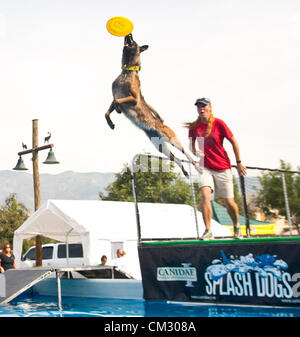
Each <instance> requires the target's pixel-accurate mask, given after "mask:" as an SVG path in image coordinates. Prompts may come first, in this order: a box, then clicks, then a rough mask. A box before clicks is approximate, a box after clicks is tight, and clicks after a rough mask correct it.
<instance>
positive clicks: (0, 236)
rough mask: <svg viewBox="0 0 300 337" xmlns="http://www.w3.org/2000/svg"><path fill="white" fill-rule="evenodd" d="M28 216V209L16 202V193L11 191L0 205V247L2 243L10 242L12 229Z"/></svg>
mask: <svg viewBox="0 0 300 337" xmlns="http://www.w3.org/2000/svg"><path fill="white" fill-rule="evenodd" d="M28 216H29V210H28V209H27V208H26V206H25V205H23V204H22V203H20V202H18V201H17V199H16V194H14V193H11V194H10V195H9V196H8V197H7V198H6V199H5V202H4V205H3V206H1V207H0V248H1V247H3V245H4V243H6V242H9V243H12V241H13V236H14V231H15V230H16V229H17V228H18V227H19V226H21V225H22V224H23V223H24V221H25V220H26V219H27V218H28Z"/></svg>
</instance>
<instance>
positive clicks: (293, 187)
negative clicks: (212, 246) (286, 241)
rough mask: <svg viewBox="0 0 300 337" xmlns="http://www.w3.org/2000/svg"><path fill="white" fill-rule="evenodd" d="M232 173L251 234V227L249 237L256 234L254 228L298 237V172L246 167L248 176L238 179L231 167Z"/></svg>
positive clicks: (299, 215)
mask: <svg viewBox="0 0 300 337" xmlns="http://www.w3.org/2000/svg"><path fill="white" fill-rule="evenodd" d="M232 172H233V175H234V177H235V181H236V182H237V183H238V192H237V193H236V198H237V199H238V201H239V200H240V199H241V200H242V206H243V207H242V208H243V215H244V216H245V218H246V221H248V222H249V225H250V226H249V227H250V230H251V223H252V224H253V228H254V230H253V232H251V231H250V233H249V234H250V235H255V234H259V233H256V232H255V226H254V225H255V224H257V226H256V227H258V226H259V225H261V226H263V227H260V229H261V231H263V229H264V230H265V232H266V233H265V234H273V235H300V231H299V224H300V171H291V170H282V169H271V168H261V167H250V166H247V176H246V177H241V176H239V174H238V172H237V169H236V166H233V168H232ZM268 225H269V226H268ZM262 234H263V233H262Z"/></svg>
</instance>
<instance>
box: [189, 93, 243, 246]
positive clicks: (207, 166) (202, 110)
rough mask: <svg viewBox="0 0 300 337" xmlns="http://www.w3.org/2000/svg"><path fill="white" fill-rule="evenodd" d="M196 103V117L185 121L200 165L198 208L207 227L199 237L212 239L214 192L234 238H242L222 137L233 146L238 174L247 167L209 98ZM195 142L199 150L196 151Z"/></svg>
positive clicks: (236, 144)
mask: <svg viewBox="0 0 300 337" xmlns="http://www.w3.org/2000/svg"><path fill="white" fill-rule="evenodd" d="M195 105H196V106H197V111H198V118H197V119H196V120H195V121H194V122H192V123H186V127H187V128H188V129H189V139H190V150H191V151H192V152H193V154H194V155H196V156H198V157H200V166H201V168H203V174H202V175H201V181H200V191H201V201H200V207H201V211H202V216H203V220H204V224H205V227H206V230H205V232H204V234H203V236H202V239H203V240H211V239H213V234H212V232H211V219H212V207H211V202H210V200H211V195H212V193H213V192H214V193H215V196H218V197H221V198H223V199H224V201H225V204H226V208H227V212H228V214H229V215H230V217H231V219H232V222H233V224H234V238H238V239H241V238H242V237H243V236H242V234H241V228H240V224H239V213H238V206H237V204H236V202H235V200H234V194H233V177H232V173H231V163H230V159H229V157H228V155H227V152H226V151H225V149H224V147H223V140H224V138H226V139H228V141H229V142H230V143H231V145H232V148H233V152H234V154H235V158H236V163H237V170H238V172H239V174H241V175H246V168H245V167H244V166H243V165H242V162H241V159H240V150H239V146H238V143H237V141H236V139H235V137H234V136H233V134H232V132H231V131H230V129H229V128H228V126H227V125H226V124H225V123H224V122H223V121H222V120H221V119H219V118H215V117H214V116H213V114H212V109H211V102H210V100H209V99H208V98H205V97H204V98H200V99H197V101H196V103H195ZM196 145H197V146H198V150H196Z"/></svg>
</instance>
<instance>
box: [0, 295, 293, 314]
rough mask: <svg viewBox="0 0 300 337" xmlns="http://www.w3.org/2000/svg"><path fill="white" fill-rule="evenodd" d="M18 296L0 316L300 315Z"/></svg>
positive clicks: (0, 309) (272, 310)
mask: <svg viewBox="0 0 300 337" xmlns="http://www.w3.org/2000/svg"><path fill="white" fill-rule="evenodd" d="M62 302H63V310H62V311H59V310H58V308H57V299H56V297H52V296H51V297H47V296H33V297H21V298H19V299H16V300H14V301H12V302H11V303H10V304H8V305H5V306H0V316H2V317H87V316H88V317H300V308H265V307H264V308H262V307H237V306H222V305H200V304H193V303H168V302H152V301H143V300H120V299H92V298H80V297H64V298H63V299H62Z"/></svg>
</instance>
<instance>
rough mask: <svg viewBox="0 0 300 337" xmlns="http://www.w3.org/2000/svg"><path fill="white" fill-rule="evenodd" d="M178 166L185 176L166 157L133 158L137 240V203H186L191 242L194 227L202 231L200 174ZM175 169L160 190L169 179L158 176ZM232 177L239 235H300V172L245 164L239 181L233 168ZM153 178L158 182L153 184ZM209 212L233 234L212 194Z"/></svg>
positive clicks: (187, 164)
mask: <svg viewBox="0 0 300 337" xmlns="http://www.w3.org/2000/svg"><path fill="white" fill-rule="evenodd" d="M181 162H182V164H183V165H184V166H185V169H186V171H187V172H188V173H189V177H186V176H184V175H183V174H182V172H181V171H180V169H178V166H177V165H175V164H174V163H173V162H171V161H170V160H168V159H167V158H164V157H159V156H153V155H150V154H138V155H136V156H135V158H134V160H133V163H132V164H133V165H132V172H133V180H132V190H133V194H134V201H135V205H136V214H137V224H138V231H139V237H141V226H140V222H141V219H140V215H139V208H138V203H139V202H154V203H155V202H158V203H178V204H189V205H190V206H192V207H193V208H194V212H195V226H196V233H197V234H196V236H195V238H197V239H199V238H200V237H201V234H202V230H199V228H200V229H201V226H200V223H202V222H203V220H202V218H201V216H200V217H199V213H197V211H201V210H200V207H199V205H200V190H199V181H200V175H199V173H198V172H197V171H196V170H195V169H194V167H193V165H191V163H190V162H189V161H186V160H182V161H181ZM174 170H175V171H176V174H177V178H176V182H175V183H174V182H173V183H170V182H169V183H170V186H169V187H168V188H165V189H163V188H162V185H164V184H166V179H167V180H168V179H169V178H170V177H169V178H166V177H168V175H167V176H162V175H161V172H165V173H168V172H173V171H174ZM141 172H143V174H144V178H143V179H141V177H140V176H139V174H141ZM150 172H151V175H149V173H150ZM232 173H233V176H234V196H235V201H236V203H237V204H238V207H239V222H240V224H241V227H242V233H243V235H244V236H246V237H250V236H282V235H289V236H291V235H300V228H299V227H300V226H299V224H300V171H290V170H281V169H270V168H260V167H248V166H247V175H246V176H245V177H243V176H240V175H239V174H238V171H237V168H236V166H235V165H233V167H232ZM153 175H154V178H153ZM155 175H156V176H155ZM137 177H139V178H137ZM164 179H165V180H164ZM158 180H161V182H160V183H157V182H158ZM174 181H175V180H174ZM181 182H182V183H181ZM159 193H160V194H159ZM212 209H213V219H214V220H215V221H217V222H218V223H220V224H221V225H224V226H226V227H228V228H230V229H231V232H232V233H233V223H232V220H231V218H230V216H229V214H228V212H227V210H226V207H225V204H224V202H223V201H222V199H218V198H214V196H213V199H212ZM197 214H198V215H197ZM202 227H203V226H202Z"/></svg>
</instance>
